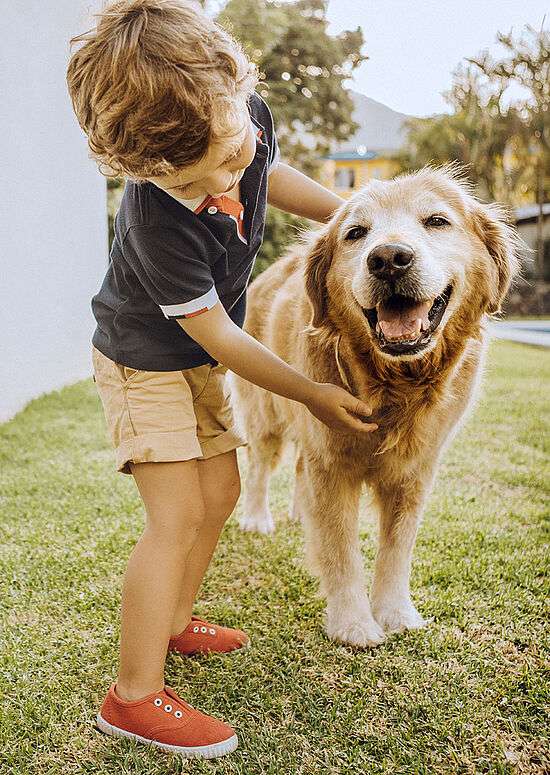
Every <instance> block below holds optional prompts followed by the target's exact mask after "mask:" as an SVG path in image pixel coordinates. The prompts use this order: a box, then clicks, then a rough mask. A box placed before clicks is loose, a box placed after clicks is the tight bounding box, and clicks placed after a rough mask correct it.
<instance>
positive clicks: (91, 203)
mask: <svg viewBox="0 0 550 775" xmlns="http://www.w3.org/2000/svg"><path fill="white" fill-rule="evenodd" d="M98 6H99V4H98V3H95V2H83V0H56V1H55V2H54V3H51V2H47V3H44V2H43V0H26V2H25V3H15V2H7V1H3V2H0V9H1V12H2V29H3V35H2V45H1V46H0V93H1V94H2V98H1V100H0V137H1V138H2V142H1V143H0V148H1V151H0V155H1V158H0V182H1V184H2V195H1V197H0V223H1V229H0V269H1V274H0V420H5V419H7V418H8V417H10V416H11V415H13V414H14V413H15V412H16V411H18V410H19V409H20V408H22V407H23V406H24V404H25V403H26V402H27V401H29V400H30V399H31V398H34V397H36V396H38V395H40V394H42V393H44V392H47V391H50V390H53V389H57V388H59V387H62V386H63V385H66V384H69V383H71V382H74V381H76V380H78V379H82V378H83V377H86V376H89V375H90V374H91V365H90V354H89V351H90V337H91V334H92V331H93V317H92V314H91V310H90V298H91V296H92V295H93V294H94V293H95V292H96V290H97V288H98V287H99V285H100V282H101V279H102V277H103V274H104V272H105V268H106V263H107V250H108V247H107V222H106V190H105V189H106V186H105V178H104V177H102V176H101V175H100V174H99V172H98V171H97V167H96V165H95V163H94V162H93V161H92V160H91V159H89V158H88V149H87V144H86V138H85V135H84V134H83V132H82V130H81V129H80V127H79V126H78V123H77V121H76V118H75V117H74V114H73V112H72V107H71V103H70V99H69V96H68V93H67V88H66V83H65V72H66V65H67V60H68V57H69V44H68V41H69V38H70V37H71V36H72V35H74V34H77V33H79V32H82V31H84V30H87V29H89V28H90V27H91V26H92V24H91V23H90V19H91V17H90V15H89V12H90V9H91V10H92V11H93V10H95V8H97V7H98Z"/></svg>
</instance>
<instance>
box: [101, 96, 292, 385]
mask: <svg viewBox="0 0 550 775" xmlns="http://www.w3.org/2000/svg"><path fill="white" fill-rule="evenodd" d="M248 109H249V112H250V117H251V120H252V122H253V124H254V125H255V127H256V154H255V156H254V159H253V160H252V162H251V164H250V165H249V166H248V167H247V168H246V169H245V171H244V174H243V176H242V178H241V180H240V192H241V202H236V201H235V200H233V199H230V198H229V197H226V196H223V197H217V198H213V197H206V198H205V199H204V200H203V201H201V202H198V203H197V202H196V201H195V202H194V203H193V204H194V205H196V206H195V207H190V206H189V202H187V204H184V203H183V202H181V201H179V200H177V199H176V198H175V197H173V196H171V195H170V194H168V193H167V192H166V191H163V189H161V188H159V187H158V186H156V185H155V184H154V183H151V182H150V181H147V182H145V183H137V182H135V181H132V180H127V181H126V185H125V188H124V193H123V196H122V201H121V204H120V208H119V210H118V212H117V214H116V217H115V224H114V238H113V243H112V246H111V252H110V259H109V267H108V270H107V274H106V275H105V279H104V281H103V284H102V286H101V289H100V290H99V292H98V293H97V294H96V295H95V296H94V297H93V299H92V311H93V313H94V317H95V319H96V321H97V327H96V329H95V332H94V335H93V338H92V342H93V344H94V345H95V347H97V349H98V350H100V351H101V352H102V353H103V354H104V355H106V356H107V357H108V358H110V359H111V360H113V361H116V362H117V363H121V364H124V365H125V366H129V367H131V368H134V369H144V370H148V371H176V370H179V369H189V368H193V367H195V366H201V365H202V364H204V363H212V364H213V365H215V364H216V363H217V361H216V359H215V358H213V357H212V356H211V355H210V354H209V353H207V352H206V350H204V349H203V348H202V347H201V346H200V345H199V344H198V342H196V341H195V340H194V339H192V338H191V337H190V336H189V335H188V334H186V332H185V331H184V330H183V329H182V328H181V326H180V325H179V324H178V322H177V320H178V318H185V317H191V316H193V315H197V314H200V313H201V312H204V311H206V310H208V309H211V308H212V307H213V306H214V305H215V304H216V303H217V302H218V301H220V302H221V303H222V304H223V306H224V308H225V309H226V310H227V313H228V315H229V317H230V318H231V320H233V322H234V323H236V324H237V325H238V326H240V327H241V328H242V326H243V323H244V318H245V312H246V287H247V284H248V281H249V279H250V275H251V272H252V269H253V266H254V261H255V258H256V255H257V253H258V250H259V249H260V246H261V244H262V239H263V233H264V226H265V216H266V207H267V176H268V172H269V171H270V170H271V169H273V168H274V167H275V166H276V165H277V163H278V161H279V149H278V145H277V137H276V134H275V129H274V126H273V118H272V115H271V112H270V110H269V108H268V106H267V104H266V103H265V102H264V101H263V100H262V98H261V97H260V96H259V95H258V94H256V93H254V94H252V96H251V97H250V99H249V102H248Z"/></svg>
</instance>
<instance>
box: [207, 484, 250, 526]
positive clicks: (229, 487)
mask: <svg viewBox="0 0 550 775" xmlns="http://www.w3.org/2000/svg"><path fill="white" fill-rule="evenodd" d="M240 495H241V480H240V477H238V476H237V477H235V478H232V479H231V480H230V481H229V482H227V483H225V484H224V486H223V487H220V489H219V491H218V492H217V493H212V494H211V496H210V498H209V499H208V501H207V503H206V509H207V512H206V519H208V518H209V517H210V518H212V517H215V518H217V519H219V520H220V521H221V522H225V521H226V520H228V519H229V517H230V516H231V514H233V512H234V511H235V506H236V505H237V503H238V500H239V497H240Z"/></svg>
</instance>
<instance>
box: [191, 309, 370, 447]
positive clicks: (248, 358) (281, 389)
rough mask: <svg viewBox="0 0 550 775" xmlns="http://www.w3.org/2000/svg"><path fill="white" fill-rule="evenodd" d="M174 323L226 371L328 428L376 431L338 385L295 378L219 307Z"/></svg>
mask: <svg viewBox="0 0 550 775" xmlns="http://www.w3.org/2000/svg"><path fill="white" fill-rule="evenodd" d="M178 323H179V324H180V326H181V327H182V328H183V330H184V331H185V332H186V333H187V334H189V336H191V337H192V338H193V339H194V340H195V341H196V342H198V343H199V344H200V345H201V347H203V348H204V349H205V350H206V351H207V352H208V353H210V355H211V356H212V357H213V358H215V359H216V360H217V361H219V362H220V363H223V364H224V365H225V366H227V367H228V368H229V369H231V371H234V372H235V373H236V374H238V375H239V376H240V377H243V378H244V379H247V380H248V381H249V382H253V383H254V384H255V385H259V386H260V387H262V388H265V389H266V390H270V391H271V392H272V393H277V395H280V396H284V397H285V398H291V399H293V400H294V401H299V402H300V403H303V404H304V405H305V406H306V407H307V408H308V409H309V411H310V412H311V413H312V414H313V415H314V416H315V417H317V419H319V420H321V421H322V422H324V423H325V424H326V425H328V426H329V427H330V428H333V429H334V430H336V431H340V432H343V433H349V432H350V431H359V432H363V433H364V432H370V431H374V430H376V429H377V427H378V426H377V425H375V424H373V423H370V424H369V423H366V422H362V421H361V420H359V419H358V418H357V417H354V416H353V414H355V415H363V416H365V415H366V416H369V415H370V414H371V411H372V410H371V409H370V407H368V406H367V405H366V404H365V403H364V402H363V401H360V400H359V399H358V398H355V397H354V396H352V395H351V394H350V393H348V392H347V391H346V390H344V389H343V388H340V387H338V386H337V385H332V384H330V383H323V382H314V381H312V380H311V379H308V378H307V377H305V376H303V375H302V374H300V373H299V372H297V371H296V370H295V369H293V368H292V367H291V366H289V365H288V364H287V363H285V361H283V360H281V358H279V357H278V356H277V355H275V353H273V352H271V350H269V349H268V348H267V347H264V345H263V344H261V343H260V342H258V341H257V340H256V339H254V337H252V336H250V334H248V333H246V331H243V330H242V329H241V328H239V326H237V325H236V324H235V323H233V321H232V320H231V318H230V317H229V315H228V314H227V312H226V311H225V308H224V307H223V305H222V304H221V303H220V302H217V303H216V304H215V305H214V306H213V307H212V308H211V309H209V310H208V311H207V312H202V313H201V314H200V315H196V316H195V317H191V318H179V319H178ZM350 413H351V414H350Z"/></svg>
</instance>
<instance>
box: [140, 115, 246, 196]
mask: <svg viewBox="0 0 550 775" xmlns="http://www.w3.org/2000/svg"><path fill="white" fill-rule="evenodd" d="M241 118H242V121H241V125H240V129H239V131H238V133H237V134H234V135H232V136H231V137H230V138H227V139H220V140H218V141H217V142H215V143H212V144H211V145H210V147H209V148H208V153H207V154H206V156H205V157H204V158H203V159H201V160H200V161H199V162H197V163H196V164H189V165H187V166H186V167H185V168H184V169H182V170H181V171H179V172H178V173H177V174H174V175H164V176H161V177H155V178H149V180H151V182H153V183H155V185H157V186H159V188H162V189H164V190H165V191H168V192H169V193H170V194H173V195H174V196H175V197H179V198H181V199H195V198H196V197H199V196H203V195H205V194H209V195H210V196H221V195H222V194H225V193H226V192H227V191H230V190H231V189H232V188H234V186H236V185H237V183H238V182H239V180H240V179H241V178H242V176H243V174H244V171H245V169H246V168H247V167H248V165H249V164H250V163H251V162H252V160H253V158H254V156H255V154H256V133H255V128H254V125H253V123H252V121H251V120H250V115H249V113H248V110H247V111H246V112H245V114H243V115H242V117H241Z"/></svg>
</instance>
